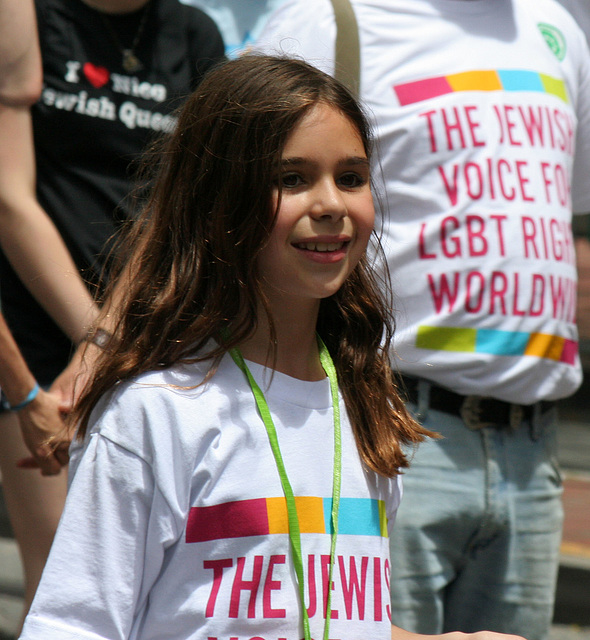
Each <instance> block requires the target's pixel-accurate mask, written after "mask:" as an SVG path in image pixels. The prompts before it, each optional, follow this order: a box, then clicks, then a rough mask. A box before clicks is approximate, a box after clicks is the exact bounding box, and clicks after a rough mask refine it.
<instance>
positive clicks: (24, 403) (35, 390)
mask: <svg viewBox="0 0 590 640" xmlns="http://www.w3.org/2000/svg"><path fill="white" fill-rule="evenodd" d="M38 393H39V383H38V382H35V386H34V387H33V388H32V389H31V390H30V391H29V394H28V395H27V397H26V398H25V399H24V400H23V401H22V402H19V403H18V404H15V405H8V408H9V409H10V410H11V411H20V410H21V409H24V408H25V407H26V406H27V405H29V404H31V402H33V400H34V399H35V398H36V397H37V394H38Z"/></svg>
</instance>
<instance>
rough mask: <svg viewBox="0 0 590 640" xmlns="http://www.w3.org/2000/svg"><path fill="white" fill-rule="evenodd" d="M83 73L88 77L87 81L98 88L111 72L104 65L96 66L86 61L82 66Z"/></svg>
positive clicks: (104, 82) (106, 80)
mask: <svg viewBox="0 0 590 640" xmlns="http://www.w3.org/2000/svg"><path fill="white" fill-rule="evenodd" d="M82 70H83V71H84V75H85V76H86V77H87V78H88V81H89V82H90V84H91V85H92V86H93V87H96V88H97V89H100V87H104V85H105V84H106V83H107V82H108V81H109V78H110V77H111V74H110V73H109V70H108V69H105V67H97V66H96V65H95V64H92V62H87V63H86V64H85V65H84V66H83V67H82Z"/></svg>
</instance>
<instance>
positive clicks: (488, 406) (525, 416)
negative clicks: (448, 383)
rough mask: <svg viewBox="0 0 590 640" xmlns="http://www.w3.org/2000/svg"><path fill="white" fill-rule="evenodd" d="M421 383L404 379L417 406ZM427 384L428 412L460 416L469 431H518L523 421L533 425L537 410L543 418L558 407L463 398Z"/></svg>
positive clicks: (437, 386)
mask: <svg viewBox="0 0 590 640" xmlns="http://www.w3.org/2000/svg"><path fill="white" fill-rule="evenodd" d="M419 382H420V379H419V378H413V377H411V376H402V391H403V390H404V389H405V391H406V396H407V399H408V401H409V402H412V403H413V404H418V385H419ZM426 382H428V384H429V385H430V399H429V402H428V406H429V408H431V409H435V410H436V411H442V412H443V413H449V414H451V415H454V416H460V417H461V418H462V419H463V421H464V422H465V424H466V425H467V426H468V427H469V428H470V429H481V428H482V427H491V426H497V427H503V426H506V425H509V426H510V427H512V428H513V429H517V428H518V427H519V426H520V423H521V422H523V421H524V420H526V421H528V422H531V421H532V419H533V416H534V414H535V411H537V410H538V411H539V413H540V414H541V415H543V414H544V413H546V412H547V411H549V410H551V409H552V408H553V407H554V406H555V404H556V403H555V402H548V401H545V400H543V401H541V402H538V403H536V404H531V405H523V404H512V403H510V402H504V401H503V400H496V399H495V398H484V397H481V396H463V395H461V394H460V393H455V392H454V391H451V390H450V389H445V388H444V387H440V386H439V385H437V384H434V383H433V382H430V381H426Z"/></svg>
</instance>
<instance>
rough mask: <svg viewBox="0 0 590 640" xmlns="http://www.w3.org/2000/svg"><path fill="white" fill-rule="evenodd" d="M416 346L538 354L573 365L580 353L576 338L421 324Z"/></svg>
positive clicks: (447, 349) (501, 354)
mask: <svg viewBox="0 0 590 640" xmlns="http://www.w3.org/2000/svg"><path fill="white" fill-rule="evenodd" d="M416 347H418V348H419V349H433V350H437V351H441V350H442V351H455V352H458V351H461V352H469V353H489V354H491V355H495V356H536V357H537V358H545V359H547V360H555V361H557V362H562V363H564V364H570V365H573V364H575V362H576V356H577V354H578V343H577V342H576V341H574V340H568V339H567V338H563V337H561V336H553V335H550V334H546V333H525V332H522V331H501V330H499V329H468V328H465V327H430V326H426V325H423V326H420V327H418V334H417V337H416Z"/></svg>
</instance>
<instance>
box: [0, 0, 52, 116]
mask: <svg viewBox="0 0 590 640" xmlns="http://www.w3.org/2000/svg"><path fill="white" fill-rule="evenodd" d="M41 76H42V71H41V55H40V53H39V46H38V42H37V23H36V20H35V7H34V5H33V2H32V0H0V102H2V103H4V104H8V105H28V104H32V103H33V102H35V101H36V100H37V99H38V97H39V94H40V92H41V83H42V77H41Z"/></svg>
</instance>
